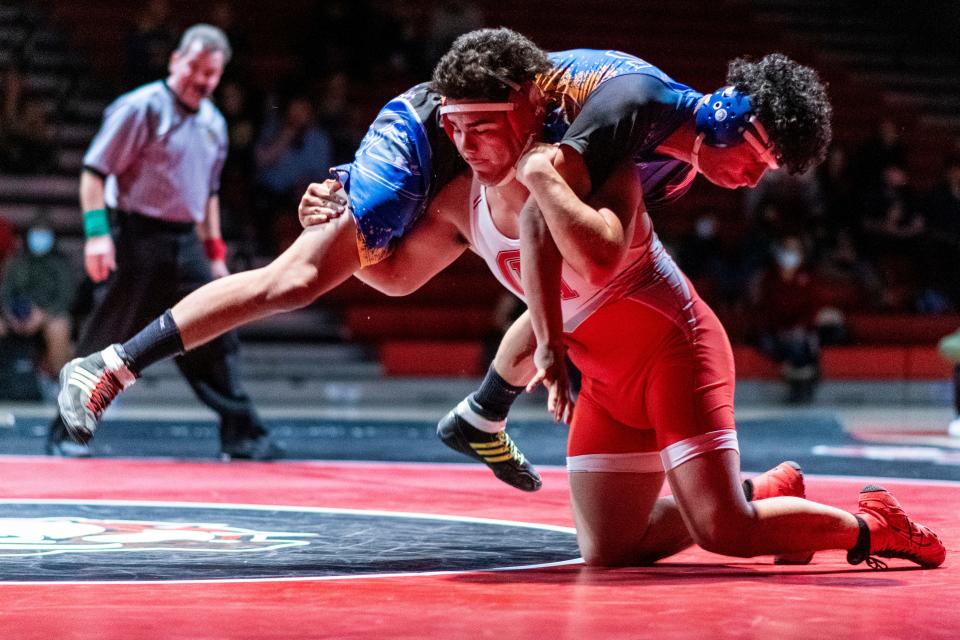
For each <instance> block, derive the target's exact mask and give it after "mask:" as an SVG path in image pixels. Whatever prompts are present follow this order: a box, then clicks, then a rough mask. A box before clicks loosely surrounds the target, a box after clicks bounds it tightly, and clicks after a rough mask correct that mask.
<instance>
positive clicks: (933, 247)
mask: <svg viewBox="0 0 960 640" xmlns="http://www.w3.org/2000/svg"><path fill="white" fill-rule="evenodd" d="M923 208H924V211H925V212H926V218H927V233H926V238H925V250H924V251H923V255H924V256H925V257H926V258H927V260H928V263H927V277H926V278H925V281H926V283H927V284H928V286H931V287H934V288H936V289H938V290H940V291H943V292H945V293H946V294H947V295H949V296H950V298H951V299H952V301H953V305H954V307H956V306H960V271H958V269H957V266H956V265H957V256H958V255H960V153H953V154H951V155H949V156H948V157H947V159H946V162H945V163H944V169H943V176H942V177H941V179H940V181H939V182H938V183H937V184H936V185H935V186H934V187H933V189H932V190H931V191H930V193H929V194H927V196H926V198H925V199H924V206H923Z"/></svg>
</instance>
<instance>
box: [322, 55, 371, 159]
mask: <svg viewBox="0 0 960 640" xmlns="http://www.w3.org/2000/svg"><path fill="white" fill-rule="evenodd" d="M350 91H351V83H350V76H349V74H347V73H344V72H342V71H337V72H334V73H331V74H329V75H328V76H326V77H325V78H324V79H323V81H322V82H321V83H319V84H318V87H317V89H316V90H315V91H314V95H315V96H316V97H317V103H318V104H319V105H320V108H319V114H318V118H317V122H318V124H319V125H320V127H321V128H322V129H324V130H325V131H327V132H328V133H329V135H330V142H331V144H332V155H333V163H334V164H341V163H346V162H350V161H351V160H353V152H354V150H355V149H356V148H357V146H358V145H359V144H360V139H361V138H362V137H363V134H364V132H365V128H364V127H363V126H358V122H357V112H358V110H357V109H356V108H355V107H354V105H352V104H351V102H350Z"/></svg>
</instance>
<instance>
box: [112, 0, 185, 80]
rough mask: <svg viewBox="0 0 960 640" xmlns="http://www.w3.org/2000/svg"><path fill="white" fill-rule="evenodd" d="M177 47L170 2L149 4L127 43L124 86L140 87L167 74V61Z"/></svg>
mask: <svg viewBox="0 0 960 640" xmlns="http://www.w3.org/2000/svg"><path fill="white" fill-rule="evenodd" d="M176 46H177V29H176V27H174V25H173V23H172V22H171V21H170V2H169V0H148V2H147V3H146V6H144V7H143V9H142V10H141V11H140V13H138V14H137V16H136V18H135V21H134V27H133V31H132V32H131V33H130V34H129V35H128V36H127V39H126V54H127V55H126V60H125V68H124V83H125V85H126V86H127V87H137V86H140V85H142V84H146V83H147V82H150V81H151V80H153V79H155V78H158V77H163V76H165V75H166V74H167V57H168V55H169V54H170V51H171V50H173V49H174V48H175V47H176Z"/></svg>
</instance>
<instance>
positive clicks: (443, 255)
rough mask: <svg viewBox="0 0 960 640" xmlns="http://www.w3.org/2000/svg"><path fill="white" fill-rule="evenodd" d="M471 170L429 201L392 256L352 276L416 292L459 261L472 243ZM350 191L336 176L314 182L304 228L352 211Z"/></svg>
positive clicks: (390, 289) (306, 197)
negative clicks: (470, 232)
mask: <svg viewBox="0 0 960 640" xmlns="http://www.w3.org/2000/svg"><path fill="white" fill-rule="evenodd" d="M470 183H471V177H470V173H469V172H466V173H464V174H463V175H460V176H458V177H457V178H455V179H454V180H452V181H451V182H450V183H449V184H447V185H446V186H444V188H443V189H441V190H440V192H439V193H438V194H437V195H436V196H435V197H434V198H433V199H432V200H431V201H430V203H429V204H428V205H427V209H426V211H424V213H423V215H422V216H421V218H420V220H418V221H417V223H416V224H415V225H414V226H413V228H411V229H410V230H409V231H408V232H407V233H406V234H405V235H404V236H403V237H402V238H400V239H398V240H397V241H396V246H395V247H394V250H393V252H392V253H391V255H390V256H389V257H388V258H386V259H384V260H382V261H381V262H378V263H377V264H374V265H370V266H367V267H365V268H363V269H361V270H359V271H357V272H356V273H355V274H354V275H355V276H356V277H357V279H358V280H360V281H361V282H364V283H366V284H368V285H370V286H371V287H373V288H374V289H376V290H377V291H380V292H381V293H385V294H386V295H389V296H404V295H408V294H410V293H413V292H414V291H416V290H417V289H419V288H420V287H421V286H423V285H424V284H425V283H426V282H428V281H429V280H430V279H431V278H433V276H435V275H436V274H437V273H439V272H440V271H442V270H443V269H444V268H445V267H447V266H448V265H450V264H451V263H452V262H453V261H454V260H456V259H457V258H458V257H459V256H460V255H461V254H462V253H463V251H464V250H465V249H466V248H467V245H468V236H469V229H470V218H469V208H468V207H469V206H470ZM349 206H350V200H349V196H348V195H347V194H346V192H344V190H343V187H342V185H341V184H340V183H339V182H337V181H336V180H325V181H324V182H318V183H314V184H311V185H310V186H309V187H308V188H307V191H306V192H305V193H304V194H303V197H302V198H301V200H300V207H299V209H298V213H299V216H300V224H301V225H302V226H303V228H304V229H307V228H310V227H314V226H318V225H324V224H327V223H329V222H331V221H332V220H335V219H336V218H338V217H340V216H341V215H343V214H344V213H345V212H346V211H348V210H349Z"/></svg>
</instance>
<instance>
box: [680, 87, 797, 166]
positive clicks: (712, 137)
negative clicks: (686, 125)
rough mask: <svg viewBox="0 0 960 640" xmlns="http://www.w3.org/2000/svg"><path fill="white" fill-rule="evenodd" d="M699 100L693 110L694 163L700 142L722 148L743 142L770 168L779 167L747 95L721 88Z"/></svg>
mask: <svg viewBox="0 0 960 640" xmlns="http://www.w3.org/2000/svg"><path fill="white" fill-rule="evenodd" d="M702 101H703V102H702V104H701V106H700V108H699V109H697V113H696V123H695V126H696V132H697V138H696V142H695V143H694V148H693V161H694V166H697V155H698V152H699V150H700V145H701V144H705V145H707V146H709V147H719V148H721V149H723V148H726V147H735V146H737V145H738V144H741V143H743V142H747V143H748V144H750V146H751V147H753V148H754V150H756V152H757V153H758V154H759V155H760V157H761V158H762V159H763V160H764V161H765V162H766V163H767V164H768V165H769V166H770V167H771V168H774V169H775V168H777V167H778V166H780V160H779V158H778V157H777V154H776V151H775V150H774V147H773V143H772V142H770V136H769V135H768V134H767V131H766V129H764V128H763V125H762V124H760V121H759V120H757V118H756V116H755V115H754V113H753V105H752V104H751V102H750V96H748V95H747V94H745V93H740V92H739V91H737V90H736V89H735V88H734V87H723V88H722V89H717V90H716V91H714V92H713V93H711V94H710V95H707V96H704V97H703V98H702Z"/></svg>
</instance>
